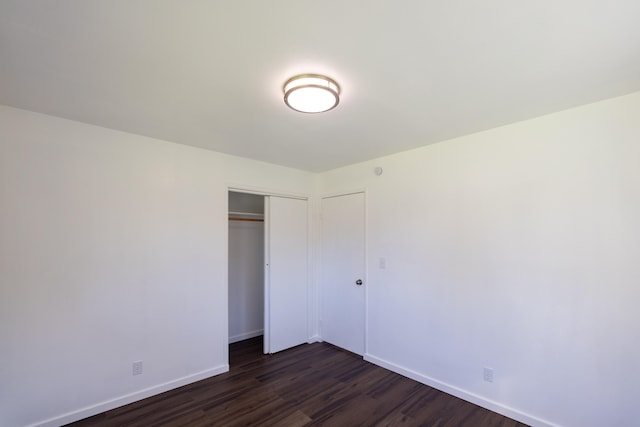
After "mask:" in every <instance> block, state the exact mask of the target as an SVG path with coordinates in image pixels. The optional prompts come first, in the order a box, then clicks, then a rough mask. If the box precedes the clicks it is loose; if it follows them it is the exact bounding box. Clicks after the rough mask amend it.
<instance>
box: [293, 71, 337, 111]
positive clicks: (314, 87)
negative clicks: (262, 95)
mask: <svg viewBox="0 0 640 427" xmlns="http://www.w3.org/2000/svg"><path fill="white" fill-rule="evenodd" d="M283 91H284V102H285V104H287V105H288V106H289V107H290V108H292V109H294V110H296V111H300V112H302V113H322V112H323V111H329V110H331V109H332V108H335V107H336V106H337V105H338V103H339V102H340V86H338V84H337V83H336V82H335V81H334V80H332V79H330V78H329V77H326V76H321V75H319V74H301V75H299V76H295V77H292V78H290V79H289V80H287V82H286V83H285V84H284V87H283Z"/></svg>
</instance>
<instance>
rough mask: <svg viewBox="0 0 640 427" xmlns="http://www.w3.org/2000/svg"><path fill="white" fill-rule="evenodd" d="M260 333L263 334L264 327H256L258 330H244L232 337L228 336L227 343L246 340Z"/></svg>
mask: <svg viewBox="0 0 640 427" xmlns="http://www.w3.org/2000/svg"><path fill="white" fill-rule="evenodd" d="M262 334H264V329H258V330H255V331H251V332H245V333H244V334H238V335H234V336H232V337H229V344H233V343H234V342H239V341H244V340H248V339H249V338H255V337H259V336H260V335H262Z"/></svg>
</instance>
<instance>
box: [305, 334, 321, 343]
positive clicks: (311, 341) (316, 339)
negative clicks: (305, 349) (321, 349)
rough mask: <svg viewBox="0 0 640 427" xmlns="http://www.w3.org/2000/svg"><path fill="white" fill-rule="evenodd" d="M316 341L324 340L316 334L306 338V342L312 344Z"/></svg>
mask: <svg viewBox="0 0 640 427" xmlns="http://www.w3.org/2000/svg"><path fill="white" fill-rule="evenodd" d="M316 342H324V341H323V340H322V337H321V336H320V335H317V334H316V335H313V336H311V337H309V339H308V340H307V344H313V343H316Z"/></svg>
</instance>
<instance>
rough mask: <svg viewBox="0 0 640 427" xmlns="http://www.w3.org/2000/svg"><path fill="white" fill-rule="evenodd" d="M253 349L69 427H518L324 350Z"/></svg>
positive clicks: (246, 344)
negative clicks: (215, 370) (222, 367)
mask: <svg viewBox="0 0 640 427" xmlns="http://www.w3.org/2000/svg"><path fill="white" fill-rule="evenodd" d="M261 349H262V340H261V338H260V337H259V338H254V339H251V340H247V341H243V342H240V343H235V344H232V345H231V346H230V353H229V363H230V366H231V369H230V371H229V372H228V373H225V374H222V375H218V376H216V377H213V378H209V379H206V380H203V381H199V382H197V383H193V384H189V385H187V386H184V387H180V388H178V389H175V390H171V391H168V392H166V393H162V394H159V395H157V396H153V397H150V398H148V399H144V400H141V401H139V402H136V403H132V404H130V405H126V406H123V407H121V408H117V409H114V410H112V411H108V412H105V413H102V414H100V415H96V416H93V417H90V418H87V419H84V420H82V421H78V422H76V423H73V424H70V426H74V427H84V426H99V427H111V426H113V427H115V426H118V427H120V426H141V427H142V426H144V427H149V426H169V427H179V426H189V427H191V426H195V427H198V426H248V425H264V426H286V427H296V426H430V427H458V426H470V427H526V426H525V425H524V424H522V423H518V422H516V421H514V420H512V419H509V418H506V417H504V416H502V415H498V414H496V413H494V412H491V411H489V410H487V409H484V408H481V407H479V406H476V405H473V404H471V403H469V402H466V401H464V400H461V399H458V398H456V397H453V396H451V395H448V394H446V393H443V392H440V391H438V390H436V389H433V388H431V387H428V386H426V385H423V384H420V383H418V382H415V381H413V380H410V379H408V378H405V377H403V376H401V375H398V374H395V373H393V372H390V371H388V370H386V369H383V368H380V367H378V366H376V365H373V364H371V363H368V362H365V361H364V360H362V358H361V357H359V356H357V355H354V354H352V353H349V352H346V351H343V350H341V349H339V348H336V347H334V346H332V345H330V344H326V343H315V344H310V345H302V346H299V347H296V348H293V349H290V350H287V351H283V352H281V353H277V354H274V355H263V354H262V353H261Z"/></svg>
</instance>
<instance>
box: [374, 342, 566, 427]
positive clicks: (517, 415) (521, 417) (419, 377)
mask: <svg viewBox="0 0 640 427" xmlns="http://www.w3.org/2000/svg"><path fill="white" fill-rule="evenodd" d="M364 360H366V361H367V362H371V363H373V364H375V365H378V366H381V367H383V368H385V369H388V370H390V371H392V372H395V373H397V374H400V375H402V376H405V377H407V378H411V379H412V380H415V381H418V382H420V383H422V384H426V385H428V386H430V387H433V388H435V389H437V390H440V391H443V392H445V393H448V394H451V395H453V396H455V397H459V398H460V399H463V400H466V401H467V402H471V403H473V404H475V405H478V406H481V407H483V408H485V409H489V410H490V411H493V412H497V413H498V414H501V415H504V416H506V417H509V418H512V419H514V420H516V421H519V422H521V423H525V424H528V425H530V426H531V427H560V426H558V424H553V423H552V422H550V421H546V420H543V419H541V418H538V417H535V416H533V415H530V414H527V413H525V412H522V411H519V410H517V409H514V408H510V407H508V406H506V405H503V404H501V403H498V402H496V401H493V400H490V399H486V398H484V397H482V396H479V395H477V394H475V393H471V392H469V391H466V390H463V389H461V388H459V387H456V386H453V385H451V384H447V383H445V382H442V381H439V380H436V379H434V378H431V377H428V376H426V375H423V374H421V373H419V372H416V371H414V370H411V369H408V368H404V367H402V366H400V365H396V364H395V363H392V362H389V361H387V360H384V359H381V358H379V357H376V356H374V355H372V354H369V353H367V354H365V355H364Z"/></svg>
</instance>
